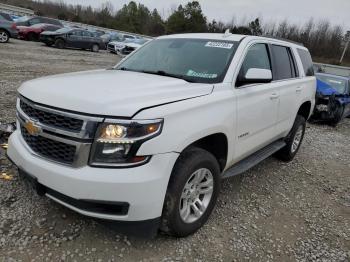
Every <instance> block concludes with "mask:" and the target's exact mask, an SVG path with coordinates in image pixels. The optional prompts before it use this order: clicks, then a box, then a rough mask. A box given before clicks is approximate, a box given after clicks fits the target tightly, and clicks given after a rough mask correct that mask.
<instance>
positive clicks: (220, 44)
mask: <svg viewBox="0 0 350 262" xmlns="http://www.w3.org/2000/svg"><path fill="white" fill-rule="evenodd" d="M205 46H206V47H216V48H225V49H231V48H232V47H233V44H231V43H225V42H207V43H206V44H205Z"/></svg>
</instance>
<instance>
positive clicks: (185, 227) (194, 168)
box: [161, 148, 220, 237]
mask: <svg viewBox="0 0 350 262" xmlns="http://www.w3.org/2000/svg"><path fill="white" fill-rule="evenodd" d="M219 190H220V168H219V164H218V162H217V160H216V159H215V157H214V156H213V155H212V154H210V153H209V152H207V151H205V150H203V149H200V148H190V149H188V150H186V151H185V152H183V153H182V154H181V155H180V157H179V159H178V160H177V162H176V164H175V166H174V169H173V172H172V174H171V178H170V181H169V185H168V189H167V193H166V197H165V201H164V207H163V216H162V227H161V230H162V231H163V232H165V233H167V234H169V235H173V236H176V237H185V236H188V235H190V234H193V233H194V232H196V231H197V230H198V229H199V228H201V227H202V226H203V225H204V223H205V222H206V221H207V220H208V218H209V216H210V214H211V212H212V210H213V208H214V206H215V203H216V200H217V197H218V194H219Z"/></svg>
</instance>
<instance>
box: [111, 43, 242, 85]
mask: <svg viewBox="0 0 350 262" xmlns="http://www.w3.org/2000/svg"><path fill="white" fill-rule="evenodd" d="M237 46H238V42H232V41H217V40H204V39H182V38H177V39H157V40H153V41H151V42H149V43H148V44H146V45H145V46H144V47H142V48H140V49H139V50H138V51H137V52H135V53H134V54H133V55H131V56H130V57H129V58H127V59H126V60H125V61H124V62H122V63H121V64H119V65H118V66H117V68H116V69H119V70H128V71H136V72H144V73H150V74H159V75H166V76H172V77H177V78H182V79H184V80H187V81H190V82H197V83H219V82H221V81H222V80H223V79H224V77H225V74H226V71H227V69H228V66H229V64H230V62H231V59H232V57H233V55H234V53H235V51H236V49H237Z"/></svg>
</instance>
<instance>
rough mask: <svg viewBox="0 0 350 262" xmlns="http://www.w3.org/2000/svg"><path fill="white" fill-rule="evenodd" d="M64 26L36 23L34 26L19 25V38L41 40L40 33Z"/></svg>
mask: <svg viewBox="0 0 350 262" xmlns="http://www.w3.org/2000/svg"><path fill="white" fill-rule="evenodd" d="M60 28H62V27H61V26H58V25H51V24H35V25H32V26H17V30H18V38H19V39H23V40H29V41H39V38H40V34H41V33H42V32H44V31H56V30H58V29H60Z"/></svg>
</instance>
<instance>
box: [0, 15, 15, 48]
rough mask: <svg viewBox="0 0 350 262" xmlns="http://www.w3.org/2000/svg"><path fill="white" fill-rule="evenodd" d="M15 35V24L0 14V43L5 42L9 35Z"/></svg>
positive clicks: (13, 36)
mask: <svg viewBox="0 0 350 262" xmlns="http://www.w3.org/2000/svg"><path fill="white" fill-rule="evenodd" d="M17 36H18V32H17V27H16V24H15V23H14V22H13V21H9V20H7V19H5V18H4V17H3V16H2V15H1V14H0V43H7V42H8V41H9V39H10V38H11V37H12V38H16V37H17Z"/></svg>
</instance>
